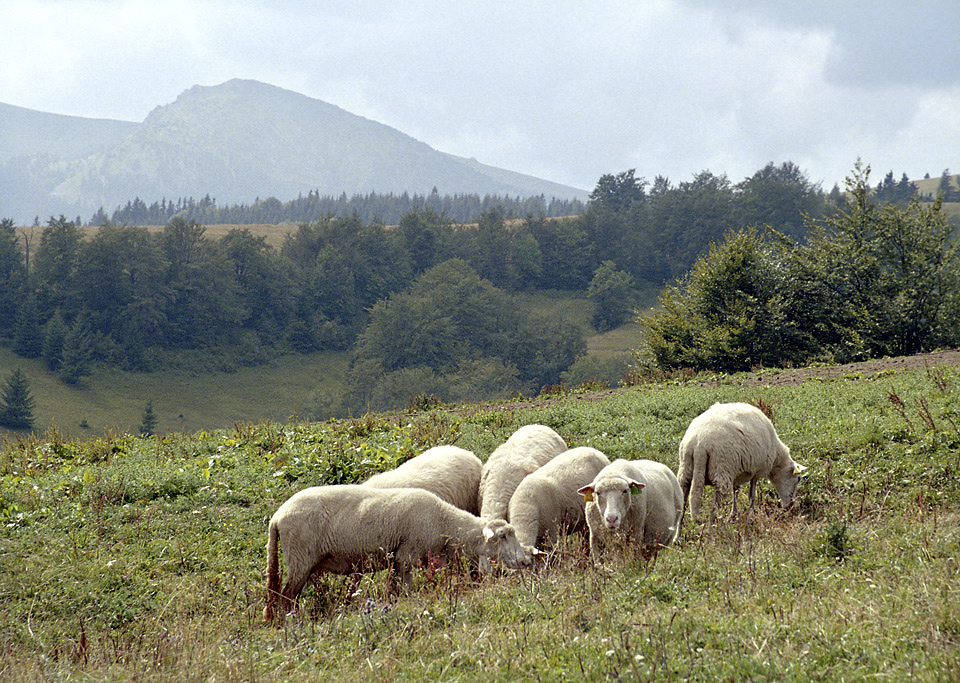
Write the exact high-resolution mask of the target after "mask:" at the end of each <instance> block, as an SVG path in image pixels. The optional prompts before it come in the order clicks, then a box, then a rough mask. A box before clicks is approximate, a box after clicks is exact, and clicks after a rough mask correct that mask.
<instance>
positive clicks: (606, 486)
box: [577, 477, 644, 530]
mask: <svg viewBox="0 0 960 683" xmlns="http://www.w3.org/2000/svg"><path fill="white" fill-rule="evenodd" d="M643 486H644V485H643V484H642V483H641V482H639V481H636V480H635V479H627V478H625V477H613V478H607V479H604V480H602V481H600V482H594V483H592V484H587V485H586V486H584V487H583V488H581V489H578V490H577V493H579V494H580V495H582V496H583V499H584V501H585V502H588V503H589V502H590V501H594V502H595V503H596V505H597V508H598V509H599V511H600V519H602V520H603V525H604V526H605V527H606V528H607V529H610V530H615V529H619V528H620V525H621V524H622V523H623V520H624V518H626V516H627V511H628V510H629V509H630V501H631V497H632V496H635V495H639V494H640V491H641V490H642V489H643Z"/></svg>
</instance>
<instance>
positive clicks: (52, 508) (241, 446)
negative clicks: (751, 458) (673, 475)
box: [0, 367, 960, 682]
mask: <svg viewBox="0 0 960 683" xmlns="http://www.w3.org/2000/svg"><path fill="white" fill-rule="evenodd" d="M768 372H770V371H768ZM741 380H742V378H740V377H739V376H721V377H717V378H713V381H711V382H707V381H706V378H703V377H698V378H691V379H689V380H686V381H679V380H675V381H670V382H664V383H652V384H645V385H639V386H635V387H630V388H622V389H619V390H617V391H615V392H612V393H605V394H603V396H602V397H598V396H595V395H587V394H577V393H571V394H568V395H565V396H560V397H557V398H555V399H552V400H550V401H546V402H539V403H536V404H534V405H530V404H529V403H523V404H521V403H503V404H483V405H464V406H441V407H439V408H437V409H434V410H432V411H429V412H420V413H410V412H407V413H397V414H390V415H377V416H366V417H364V418H362V419H358V420H353V421H346V422H341V423H334V422H328V423H321V424H306V423H301V422H287V421H273V422H267V423H263V424H257V425H251V424H241V425H237V426H235V427H232V428H228V429H223V430H208V431H202V432H196V433H188V434H167V435H165V436H162V437H154V438H137V437H132V436H128V435H125V434H109V435H106V436H99V437H96V438H90V439H84V440H80V441H67V440H63V439H59V438H56V437H53V438H34V439H22V440H20V441H19V442H8V443H6V444H5V446H4V447H3V449H2V451H0V522H2V525H0V596H2V601H0V678H2V679H4V680H17V681H48V680H77V681H85V680H97V681H128V680H141V681H237V680H251V681H252V680H258V681H316V680H327V679H332V680H337V681H368V680H377V681H418V682H420V681H424V680H430V681H434V680H436V681H517V680H540V681H563V680H578V681H579V680H603V681H607V680H609V681H614V680H639V681H646V680H664V681H666V680H678V679H685V680H686V679H689V680H702V681H715V680H745V679H750V680H778V681H780V680H783V681H809V680H830V681H833V680H837V681H839V680H845V681H851V680H854V681H856V680H875V679H883V680H904V679H907V678H913V679H916V680H925V681H945V680H958V679H960V580H958V569H960V566H958V564H960V477H958V476H957V472H958V468H960V426H958V425H960V370H958V368H956V367H952V368H927V369H926V370H910V371H884V372H880V373H876V374H866V375H865V374H862V373H855V374H846V375H840V376H838V377H837V378H836V379H833V380H830V381H806V382H799V383H795V384H790V385H782V386H781V385H774V384H773V383H771V384H768V385H761V386H747V385H746V384H745V382H743V381H741ZM732 400H752V401H758V400H762V401H764V402H765V403H766V404H768V405H769V406H770V407H771V408H772V411H773V419H774V423H775V424H776V425H777V428H778V431H779V433H780V436H781V438H782V439H783V440H784V441H785V442H786V443H787V444H788V445H790V447H791V451H792V454H793V455H794V457H795V458H796V459H797V460H798V461H799V462H801V463H803V464H805V465H807V466H808V467H809V468H810V469H809V473H808V476H806V478H805V479H804V481H803V482H802V483H801V487H800V490H799V492H798V500H797V506H796V509H795V510H793V511H790V512H788V513H784V512H781V511H780V510H779V508H778V505H777V504H776V503H775V502H774V497H775V496H774V493H773V491H772V488H771V487H770V486H769V484H768V483H766V482H764V483H763V484H762V485H761V486H760V487H759V488H760V493H761V495H760V501H759V504H758V506H757V508H756V509H755V510H754V511H752V512H751V513H750V514H749V515H746V516H742V517H741V518H740V519H738V520H737V521H736V522H733V523H724V524H721V525H719V526H717V527H715V528H714V529H713V530H712V531H707V530H705V529H704V528H703V527H702V526H701V525H699V524H687V525H685V526H684V529H683V531H682V534H681V538H680V539H679V542H678V543H677V544H676V545H675V546H673V547H671V548H669V549H666V550H664V551H663V552H661V553H660V554H659V556H658V557H657V558H655V559H654V560H652V561H649V562H647V561H644V560H642V559H641V558H639V557H638V556H636V555H634V554H632V553H630V552H629V551H627V552H623V553H620V554H615V555H611V556H609V557H606V558H605V559H604V561H603V562H602V564H599V565H596V566H595V565H594V564H593V563H592V562H591V560H590V559H588V558H586V557H584V556H583V554H582V552H581V550H580V548H581V545H580V542H579V540H578V539H576V538H573V539H569V542H568V543H567V545H565V546H563V547H562V548H561V550H560V551H559V552H557V553H555V554H554V555H552V556H551V558H550V560H549V562H548V563H547V564H546V565H545V566H544V567H541V568H540V569H539V570H538V571H535V572H518V573H513V574H506V575H502V576H495V577H486V578H483V579H480V580H475V579H472V578H470V576H469V575H468V574H467V573H464V572H463V571H458V570H456V569H455V568H450V567H447V568H435V567H429V568H425V569H423V570H421V571H419V572H417V573H416V576H415V580H414V586H413V588H412V590H411V591H410V592H408V593H405V594H403V595H401V596H400V597H398V598H392V597H388V596H386V595H385V594H384V577H383V576H382V575H378V574H374V575H369V576H365V577H364V578H363V579H362V580H361V581H360V583H359V584H358V585H357V586H356V587H354V586H352V585H351V583H350V581H349V580H347V579H344V578H342V577H332V578H331V577H321V578H320V579H319V580H318V581H317V582H316V585H315V586H313V587H310V588H308V589H307V590H306V591H305V594H304V596H303V599H302V601H301V607H302V613H301V616H300V617H298V618H290V619H288V620H287V621H286V623H285V625H284V626H283V627H281V628H273V627H269V626H267V625H266V624H264V623H263V621H262V618H261V612H262V609H263V595H264V588H265V585H264V566H265V560H264V546H265V542H266V520H267V519H268V518H269V516H270V515H271V514H272V513H273V511H274V510H275V509H276V508H277V507H278V506H279V505H280V503H281V502H283V500H285V499H286V498H287V497H288V496H290V495H291V494H292V493H293V492H295V491H297V490H299V489H302V488H304V487H306V486H310V485H315V484H323V483H334V482H338V481H354V480H357V479H359V478H363V477H365V476H367V475H368V474H370V473H372V472H373V471H377V470H379V469H383V468H385V467H389V466H391V465H393V464H394V463H396V462H398V461H399V460H402V459H404V458H406V457H408V456H410V455H412V454H414V453H416V452H419V451H420V450H422V449H424V448H426V447H428V446H431V445H435V444H438V443H457V444H458V445H460V446H463V447H465V448H469V449H472V450H474V451H475V452H476V453H477V454H478V455H480V457H481V458H482V459H485V458H486V457H487V456H488V455H489V453H490V452H491V450H492V449H493V448H495V447H496V445H497V444H499V443H500V442H502V440H503V439H505V438H506V437H507V436H508V435H509V434H510V433H511V432H512V431H513V430H514V429H516V428H517V427H519V426H520V425H522V424H526V423H531V422H539V423H543V424H547V425H550V426H551V427H553V428H554V429H556V430H557V431H558V432H559V433H560V434H561V435H562V436H563V437H564V438H565V439H566V440H567V442H568V443H569V444H570V445H571V446H579V445H591V446H595V447H597V448H600V449H601V450H603V451H604V452H605V453H607V454H608V455H609V456H610V457H611V458H616V457H629V458H642V457H646V458H652V459H655V460H659V461H661V462H666V463H668V464H669V465H671V466H674V467H675V465H676V462H675V461H676V448H677V443H678V441H679V439H680V437H681V436H682V434H683V431H684V429H685V428H686V425H687V424H688V423H689V421H690V420H691V419H692V418H693V417H694V416H696V415H697V414H698V413H699V412H701V411H702V410H704V409H705V408H707V407H708V406H709V405H710V404H712V403H713V402H714V401H732ZM708 491H709V489H708ZM741 495H743V492H741Z"/></svg>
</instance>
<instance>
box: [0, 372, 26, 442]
mask: <svg viewBox="0 0 960 683" xmlns="http://www.w3.org/2000/svg"><path fill="white" fill-rule="evenodd" d="M33 408H34V400H33V396H31V395H30V386H29V384H28V382H27V377H26V375H24V374H23V371H22V370H20V369H19V368H18V369H17V370H16V371H14V372H13V374H11V375H10V377H8V378H7V383H6V385H5V386H4V388H3V392H2V393H0V427H6V428H7V429H17V430H19V429H31V428H32V427H33Z"/></svg>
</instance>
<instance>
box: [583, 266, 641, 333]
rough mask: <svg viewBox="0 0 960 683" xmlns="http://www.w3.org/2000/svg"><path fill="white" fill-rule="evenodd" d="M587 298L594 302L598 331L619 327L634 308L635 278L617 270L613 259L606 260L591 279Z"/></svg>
mask: <svg viewBox="0 0 960 683" xmlns="http://www.w3.org/2000/svg"><path fill="white" fill-rule="evenodd" d="M587 298H589V299H590V300H591V301H592V302H593V304H594V312H593V326H594V327H596V328H597V330H598V331H600V332H606V331H607V330H612V329H613V328H615V327H619V326H620V325H622V324H623V323H625V322H626V321H627V320H629V318H630V313H631V311H632V310H633V299H634V296H633V278H632V277H630V274H629V273H626V272H624V271H622V270H617V266H616V264H615V263H614V262H613V261H604V262H603V263H602V264H600V267H599V268H597V270H596V272H595V273H594V275H593V279H592V280H591V281H590V287H589V288H588V289H587Z"/></svg>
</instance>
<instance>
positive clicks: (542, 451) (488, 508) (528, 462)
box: [477, 424, 567, 520]
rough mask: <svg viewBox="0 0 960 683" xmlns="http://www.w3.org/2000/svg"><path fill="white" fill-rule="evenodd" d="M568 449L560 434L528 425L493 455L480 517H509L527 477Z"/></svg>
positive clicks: (485, 478)
mask: <svg viewBox="0 0 960 683" xmlns="http://www.w3.org/2000/svg"><path fill="white" fill-rule="evenodd" d="M565 450H567V444H566V443H565V442H564V440H563V439H562V438H560V435H559V434H557V433H556V432H555V431H553V430H552V429H550V428H549V427H545V426H543V425H536V424H534V425H526V426H524V427H521V428H520V429H518V430H517V431H515V432H514V433H513V434H512V435H511V436H510V438H509V439H507V440H506V441H504V442H503V443H502V444H500V445H499V446H498V447H497V449H496V450H495V451H494V452H493V453H491V454H490V457H489V458H487V462H486V463H485V464H484V466H483V471H482V472H481V473H480V487H479V492H478V495H477V500H478V505H479V507H480V516H481V517H483V518H484V519H504V520H506V519H508V516H507V515H508V514H509V512H510V498H511V496H513V492H514V491H516V490H517V486H519V485H520V482H521V481H523V478H524V477H526V476H527V475H528V474H530V473H531V472H533V471H534V470H536V469H538V468H540V467H541V466H543V465H545V464H546V463H548V462H550V460H552V459H553V458H554V457H555V456H557V455H559V454H561V453H563V452H564V451H565Z"/></svg>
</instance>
